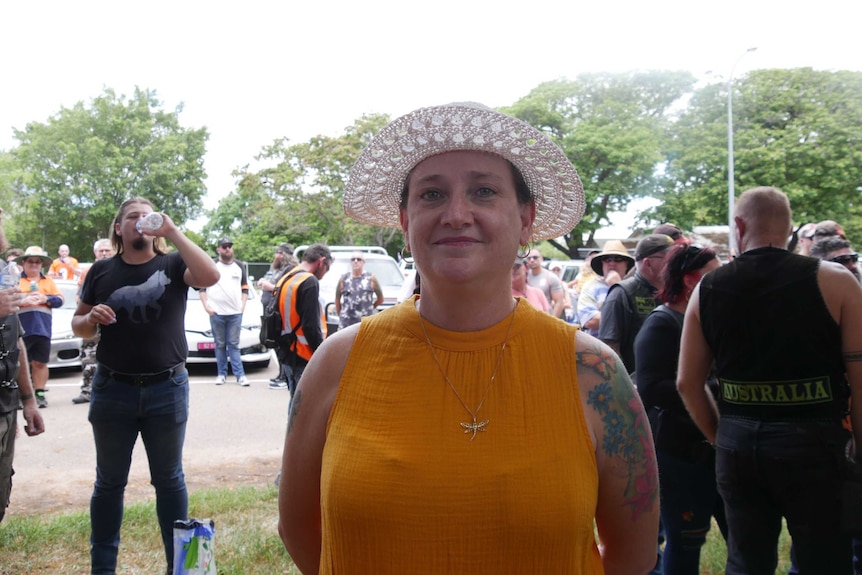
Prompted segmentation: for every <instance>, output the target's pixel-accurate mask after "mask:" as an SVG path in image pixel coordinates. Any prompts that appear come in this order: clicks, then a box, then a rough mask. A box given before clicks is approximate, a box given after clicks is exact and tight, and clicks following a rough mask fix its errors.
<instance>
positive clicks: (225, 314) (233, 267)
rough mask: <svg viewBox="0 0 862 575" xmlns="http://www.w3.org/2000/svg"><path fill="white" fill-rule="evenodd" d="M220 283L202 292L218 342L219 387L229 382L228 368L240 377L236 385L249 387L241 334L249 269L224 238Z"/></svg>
mask: <svg viewBox="0 0 862 575" xmlns="http://www.w3.org/2000/svg"><path fill="white" fill-rule="evenodd" d="M216 251H217V252H218V258H217V259H216V268H218V271H219V275H220V276H221V277H220V279H219V281H218V282H216V284H215V285H213V286H210V287H208V288H206V289H202V290H201V303H202V304H203V306H204V309H205V310H206V312H207V313H208V314H209V316H210V325H211V326H212V330H213V339H214V340H215V346H216V347H215V356H216V366H217V368H218V377H217V378H216V385H222V384H223V383H224V382H225V380H226V379H227V366H228V360H230V367H231V370H232V371H233V374H234V376H236V382H237V383H238V384H240V385H241V386H243V387H246V386H248V379H246V377H245V368H244V367H243V365H242V359H241V358H240V354H239V334H240V330H241V329H242V312H243V311H244V310H245V303H246V301H248V273H247V272H246V268H245V265H244V264H243V263H242V262H240V261H239V260H236V259H234V257H233V242H232V241H230V239H229V238H222V239H220V240H219V242H218V247H217V248H216Z"/></svg>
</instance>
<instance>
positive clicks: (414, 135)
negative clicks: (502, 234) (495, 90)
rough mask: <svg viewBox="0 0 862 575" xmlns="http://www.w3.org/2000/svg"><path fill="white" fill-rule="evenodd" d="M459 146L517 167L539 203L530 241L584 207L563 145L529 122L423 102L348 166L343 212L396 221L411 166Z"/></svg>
mask: <svg viewBox="0 0 862 575" xmlns="http://www.w3.org/2000/svg"><path fill="white" fill-rule="evenodd" d="M456 150H477V151H482V152H490V153H492V154H496V155H498V156H501V157H503V158H505V159H506V160H508V161H509V162H511V163H512V164H513V165H514V166H515V167H516V168H517V169H518V171H519V172H521V175H522V176H523V177H524V181H525V182H526V184H527V187H528V188H529V189H530V192H531V194H532V196H533V200H534V201H535V204H536V219H535V221H534V222H533V235H532V239H533V240H534V241H538V240H543V239H551V238H558V237H560V236H562V235H565V234H567V233H569V232H570V231H572V228H574V227H575V226H576V225H577V223H578V222H579V221H580V219H581V216H582V215H583V214H584V206H585V201H584V188H583V186H582V185H581V180H580V178H579V177H578V173H577V171H575V168H574V167H573V166H572V163H571V162H570V161H569V159H568V158H567V157H566V155H565V153H563V151H562V150H561V149H560V147H559V146H557V145H556V144H555V143H554V142H553V141H551V139H550V138H548V136H546V135H545V134H544V133H542V132H540V131H539V130H537V129H536V128H534V127H532V126H531V125H530V124H528V123H526V122H523V121H521V120H518V119H516V118H512V117H511V116H507V115H505V114H501V113H500V112H497V111H495V110H492V109H491V108H488V107H486V106H483V105H482V104H477V103H475V102H461V103H454V104H447V105H445V106H434V107H431V108H422V109H419V110H416V111H414V112H411V113H409V114H407V115H406V116H402V117H400V118H398V119H396V120H394V121H393V122H391V123H390V124H389V125H387V126H386V127H384V128H383V129H382V130H381V131H380V132H378V133H377V135H376V136H375V137H374V139H373V140H372V141H371V143H370V144H368V146H366V148H365V149H364V150H363V151H362V154H361V155H360V156H359V159H358V160H356V163H355V164H354V165H353V167H352V168H351V170H350V179H349V180H348V182H347V188H346V190H345V192H344V212H345V213H346V214H347V215H348V216H350V217H352V218H354V219H356V220H359V221H360V222H364V223H366V224H371V225H374V226H384V227H390V228H400V227H401V222H400V220H399V205H400V204H401V192H402V191H403V189H404V184H405V183H406V181H407V176H408V175H409V174H410V171H411V170H412V169H413V168H414V167H416V165H417V164H419V163H420V162H422V161H423V160H425V159H427V158H429V157H431V156H436V155H437V154H443V153H446V152H452V151H456Z"/></svg>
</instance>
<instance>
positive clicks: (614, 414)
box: [577, 348, 658, 521]
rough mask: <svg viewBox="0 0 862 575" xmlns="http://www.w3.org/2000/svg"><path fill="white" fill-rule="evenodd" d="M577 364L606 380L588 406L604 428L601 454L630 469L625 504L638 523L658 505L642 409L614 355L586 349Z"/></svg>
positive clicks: (651, 449) (652, 456)
mask: <svg viewBox="0 0 862 575" xmlns="http://www.w3.org/2000/svg"><path fill="white" fill-rule="evenodd" d="M577 362H578V364H579V365H583V366H585V367H587V368H588V369H590V370H591V371H593V372H595V373H596V374H598V375H599V376H600V377H601V378H602V379H603V380H604V381H603V382H601V383H599V384H598V385H596V386H595V388H593V389H592V390H591V391H590V392H589V394H588V399H587V403H588V405H589V406H590V407H592V408H593V409H595V410H596V412H597V413H598V414H599V415H600V416H601V419H602V423H603V424H604V435H603V437H602V438H601V440H600V441H601V448H602V450H604V452H605V453H606V454H607V455H608V456H609V457H616V458H619V459H621V460H622V461H623V462H624V465H625V466H626V467H627V468H628V482H627V484H626V488H625V501H623V504H624V505H626V506H628V507H630V508H631V510H632V521H634V520H637V519H638V517H639V516H640V515H641V514H642V513H645V512H647V511H651V510H652V509H653V505H655V504H657V503H658V467H657V464H656V460H655V449H654V447H653V442H652V436H651V435H650V433H649V431H648V426H647V422H646V416H645V415H644V410H643V407H642V405H641V403H640V401H639V400H638V398H637V396H636V395H635V391H634V386H633V385H632V383H631V380H629V378H628V375H627V374H626V373H625V372H624V371H623V370H620V369H619V365H618V363H617V360H616V359H615V358H614V356H613V355H611V354H610V353H607V352H603V351H601V350H597V349H595V348H593V349H586V350H581V351H578V352H577Z"/></svg>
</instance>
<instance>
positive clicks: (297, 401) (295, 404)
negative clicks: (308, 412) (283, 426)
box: [287, 390, 302, 434]
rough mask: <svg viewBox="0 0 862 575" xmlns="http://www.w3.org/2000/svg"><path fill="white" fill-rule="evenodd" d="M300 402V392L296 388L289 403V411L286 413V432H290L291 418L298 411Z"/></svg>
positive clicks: (291, 427) (291, 426)
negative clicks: (294, 395)
mask: <svg viewBox="0 0 862 575" xmlns="http://www.w3.org/2000/svg"><path fill="white" fill-rule="evenodd" d="M301 403H302V392H301V391H299V390H296V397H294V398H293V403H291V404H290V413H289V414H288V415H287V433H288V434H290V432H291V430H292V429H293V418H295V417H296V414H297V413H299V405H300V404H301Z"/></svg>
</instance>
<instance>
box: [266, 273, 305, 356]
mask: <svg viewBox="0 0 862 575" xmlns="http://www.w3.org/2000/svg"><path fill="white" fill-rule="evenodd" d="M302 271H303V270H302V269H295V270H293V271H292V272H290V273H287V274H284V275H283V276H281V277H280V278H279V279H278V281H277V282H276V283H275V288H274V289H273V290H272V298H271V299H270V300H269V302H267V304H266V307H265V308H264V310H263V315H262V316H260V345H262V346H264V347H266V348H267V349H274V348H277V347H279V344H281V343H283V342H284V341H285V339H286V338H289V337H291V336H294V333H295V332H296V330H297V328H298V327H299V326H298V325H296V326H293V328H292V329H291V330H290V332H289V333H285V334H282V333H281V331H282V330H281V326H283V325H284V321H283V320H282V317H281V311H279V309H278V302H279V301H280V300H281V290H282V289H283V288H284V284H285V283H287V280H289V279H290V278H292V277H294V276H295V275H297V274H298V273H301V272H302Z"/></svg>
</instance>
